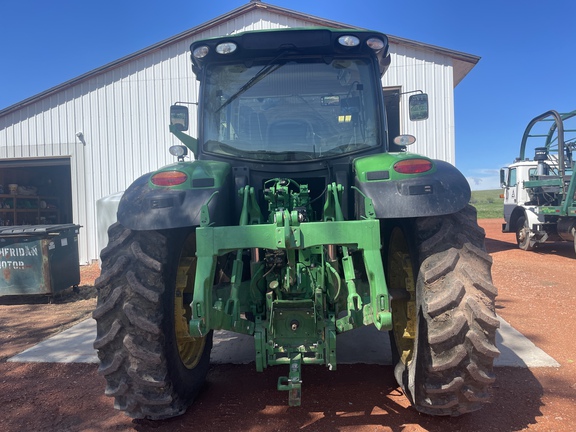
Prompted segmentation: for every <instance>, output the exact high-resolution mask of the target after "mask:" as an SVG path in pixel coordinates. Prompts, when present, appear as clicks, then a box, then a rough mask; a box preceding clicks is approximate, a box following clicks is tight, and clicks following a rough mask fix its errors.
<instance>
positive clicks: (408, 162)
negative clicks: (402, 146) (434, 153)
mask: <svg viewBox="0 0 576 432" xmlns="http://www.w3.org/2000/svg"><path fill="white" fill-rule="evenodd" d="M431 169H432V161H429V160H428V159H404V160H402V161H400V162H396V163H395V164H394V171H396V172H397V173H400V174H420V173H425V172H426V171H430V170H431Z"/></svg>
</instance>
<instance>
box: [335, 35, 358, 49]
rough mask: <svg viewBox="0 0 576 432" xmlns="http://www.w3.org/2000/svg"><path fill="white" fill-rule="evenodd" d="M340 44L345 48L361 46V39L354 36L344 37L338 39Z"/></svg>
mask: <svg viewBox="0 0 576 432" xmlns="http://www.w3.org/2000/svg"><path fill="white" fill-rule="evenodd" d="M338 43H339V44H340V45H342V46H345V47H355V46H358V45H359V44H360V39H358V38H357V37H356V36H352V35H344V36H340V37H339V38H338Z"/></svg>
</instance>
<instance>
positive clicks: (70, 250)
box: [0, 224, 80, 296]
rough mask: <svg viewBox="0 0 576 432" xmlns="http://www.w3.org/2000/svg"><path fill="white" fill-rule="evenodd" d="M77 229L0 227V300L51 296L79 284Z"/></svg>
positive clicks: (38, 226)
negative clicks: (4, 298)
mask: <svg viewBox="0 0 576 432" xmlns="http://www.w3.org/2000/svg"><path fill="white" fill-rule="evenodd" d="M79 230H80V225H74V224H61V225H27V226H3V227H0V272H1V276H0V296H7V295H29V294H30V295H36V294H55V293H57V292H59V291H62V290H64V289H66V288H68V287H71V286H77V285H78V284H79V283H80V263H79V261H80V260H79V258H78V232H79Z"/></svg>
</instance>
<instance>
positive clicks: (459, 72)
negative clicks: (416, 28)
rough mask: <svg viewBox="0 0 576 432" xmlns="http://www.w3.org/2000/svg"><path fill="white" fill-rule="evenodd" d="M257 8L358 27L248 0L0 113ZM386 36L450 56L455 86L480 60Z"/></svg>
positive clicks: (314, 21)
mask: <svg viewBox="0 0 576 432" xmlns="http://www.w3.org/2000/svg"><path fill="white" fill-rule="evenodd" d="M257 9H265V10H268V11H270V12H273V13H276V14H279V15H284V16H287V17H290V18H296V19H300V20H303V21H307V22H310V23H311V24H313V25H317V26H323V27H333V28H360V27H358V26H353V25H350V24H345V23H341V22H338V21H332V20H328V19H325V18H321V17H317V16H314V15H309V14H305V13H302V12H298V11H294V10H291V9H286V8H282V7H279V6H275V5H271V4H268V3H263V2H261V1H250V2H249V3H247V4H245V5H243V6H240V7H238V8H236V9H233V10H232V11H230V12H227V13H225V14H223V15H220V16H218V17H216V18H214V19H211V20H209V21H206V22H205V23H202V24H200V25H198V26H196V27H193V28H191V29H189V30H186V31H184V32H181V33H179V34H177V35H175V36H172V37H170V38H168V39H164V40H162V41H160V42H158V43H156V44H154V45H150V46H148V47H146V48H144V49H141V50H139V51H136V52H134V53H132V54H129V55H127V56H125V57H122V58H120V59H118V60H115V61H113V62H110V63H107V64H105V65H103V66H101V67H98V68H96V69H93V70H91V71H89V72H87V73H85V74H82V75H79V76H77V77H76V78H73V79H71V80H68V81H65V82H63V83H62V84H58V85H56V86H54V87H51V88H49V89H48V90H45V91H43V92H41V93H38V94H36V95H34V96H31V97H29V98H27V99H24V100H22V101H20V102H17V103H15V104H13V105H10V106H8V107H7V108H4V109H3V110H0V116H4V115H7V114H9V113H11V112H13V111H16V110H18V109H21V108H24V107H26V106H27V105H30V104H32V103H35V102H37V101H39V100H42V99H44V98H46V97H49V96H51V95H53V94H55V93H58V92H61V91H63V90H66V89H68V88H70V87H72V86H75V85H77V84H79V83H82V82H83V81H86V80H88V79H90V78H93V77H95V76H98V75H100V74H101V73H104V72H107V71H109V70H111V69H114V68H116V67H119V66H121V65H123V64H124V63H126V62H129V61H132V60H134V59H137V58H139V57H141V56H144V55H147V54H150V53H151V52H154V51H156V50H160V49H162V48H164V47H166V46H168V45H172V44H174V43H177V42H179V41H181V40H183V39H187V38H190V37H191V36H194V35H195V34H198V33H201V32H203V31H206V30H209V29H210V28H212V27H215V26H218V25H220V24H221V23H222V22H224V21H227V20H230V19H234V18H236V17H238V16H240V15H244V14H246V13H248V12H250V11H253V10H257ZM388 39H389V41H390V43H392V44H394V43H395V44H400V45H408V46H412V47H417V48H420V49H423V50H429V51H434V52H437V53H439V54H442V55H445V56H448V57H451V58H452V59H453V60H454V87H456V85H458V83H460V81H462V79H464V77H465V76H466V75H467V74H468V72H470V71H471V70H472V68H473V67H474V66H475V65H476V64H477V63H478V61H479V60H480V57H478V56H475V55H472V54H466V53H463V52H458V51H453V50H450V49H447V48H442V47H438V46H434V45H429V44H425V43H422V42H417V41H413V40H409V39H404V38H400V37H397V36H392V35H388Z"/></svg>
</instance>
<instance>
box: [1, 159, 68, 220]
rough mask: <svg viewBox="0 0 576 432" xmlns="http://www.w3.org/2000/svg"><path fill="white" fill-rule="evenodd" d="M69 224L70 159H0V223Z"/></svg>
mask: <svg viewBox="0 0 576 432" xmlns="http://www.w3.org/2000/svg"><path fill="white" fill-rule="evenodd" d="M65 223H72V184H71V173H70V159H69V158H58V159H26V160H9V161H0V225H3V226H10V225H52V224H65Z"/></svg>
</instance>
